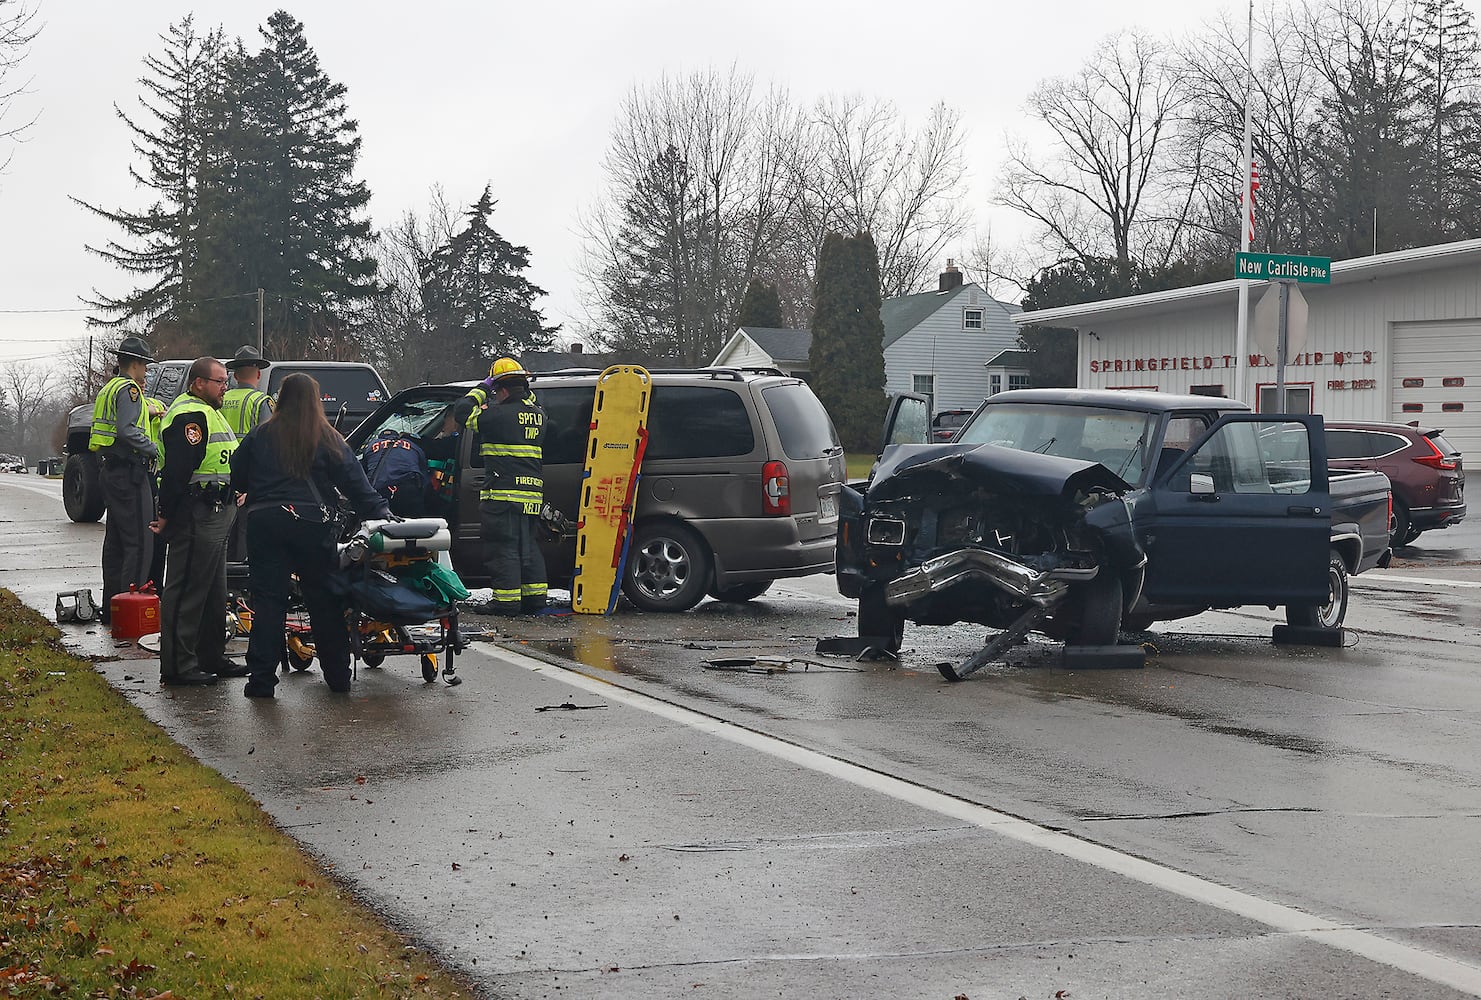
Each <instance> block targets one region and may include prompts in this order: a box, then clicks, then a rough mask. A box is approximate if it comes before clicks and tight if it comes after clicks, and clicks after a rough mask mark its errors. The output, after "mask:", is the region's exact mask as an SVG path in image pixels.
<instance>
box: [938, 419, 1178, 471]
mask: <svg viewBox="0 0 1481 1000" xmlns="http://www.w3.org/2000/svg"><path fill="white" fill-rule="evenodd" d="M1156 427H1157V414H1155V413H1141V412H1138V411H1135V410H1113V409H1109V408H1106V407H1099V406H1069V405H1064V404H1056V403H1003V404H1000V405H997V406H985V407H983V409H982V412H980V413H978V414H977V418H976V419H975V420H973V421H972V422H971V423H970V424H968V425H967V426H966V427H964V428H963V429H962V430H961V432H960V433H959V435H958V436H957V439H956V440H957V443H958V444H994V445H998V446H999V447H1003V448H1013V449H1016V450H1018V451H1035V452H1038V453H1040V454H1042V455H1057V456H1059V457H1060V458H1077V459H1080V460H1082V461H1085V462H1099V463H1100V464H1101V465H1104V466H1105V467H1106V468H1108V469H1110V470H1111V471H1112V472H1114V473H1116V475H1118V476H1120V477H1121V478H1122V479H1124V480H1126V481H1127V482H1128V483H1132V484H1135V483H1138V482H1140V481H1141V479H1142V475H1143V473H1144V472H1145V470H1146V467H1147V447H1148V445H1149V444H1150V443H1151V442H1152V440H1153V437H1154V433H1153V432H1154V431H1155V429H1156Z"/></svg>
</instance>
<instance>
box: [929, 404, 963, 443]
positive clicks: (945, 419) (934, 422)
mask: <svg viewBox="0 0 1481 1000" xmlns="http://www.w3.org/2000/svg"><path fill="white" fill-rule="evenodd" d="M971 415H972V411H971V410H941V411H939V412H938V413H937V414H936V415H935V416H934V417H932V418H931V440H932V441H950V440H951V438H952V435H954V434H956V432H957V428H959V427H961V426H962V424H965V423H966V422H967V418H968V417H970V416H971Z"/></svg>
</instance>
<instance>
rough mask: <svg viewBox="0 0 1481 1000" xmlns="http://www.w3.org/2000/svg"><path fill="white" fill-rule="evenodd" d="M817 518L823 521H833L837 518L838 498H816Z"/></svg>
mask: <svg viewBox="0 0 1481 1000" xmlns="http://www.w3.org/2000/svg"><path fill="white" fill-rule="evenodd" d="M818 517H819V519H820V520H823V521H833V520H837V518H838V498H837V497H835V496H826V497H819V498H818Z"/></svg>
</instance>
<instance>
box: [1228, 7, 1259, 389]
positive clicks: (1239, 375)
mask: <svg viewBox="0 0 1481 1000" xmlns="http://www.w3.org/2000/svg"><path fill="white" fill-rule="evenodd" d="M1244 59H1245V81H1244V163H1243V164H1242V166H1243V167H1244V182H1243V183H1242V184H1241V185H1240V190H1242V191H1243V192H1244V197H1243V198H1241V199H1240V204H1239V248H1240V249H1241V250H1242V251H1244V252H1245V253H1249V250H1250V212H1252V211H1253V201H1252V198H1253V197H1254V191H1253V190H1252V187H1253V184H1252V183H1251V181H1252V179H1253V178H1252V174H1253V171H1254V165H1253V161H1254V143H1253V132H1254V126H1253V121H1252V119H1251V116H1250V92H1251V91H1252V90H1253V89H1254V77H1255V0H1250V11H1249V26H1248V29H1247V33H1246V35H1245V43H1244ZM1249 329H1250V283H1249V281H1248V280H1243V281H1241V282H1240V283H1239V315H1238V319H1237V320H1236V327H1235V331H1234V391H1233V392H1232V393H1230V395H1231V396H1233V397H1234V398H1235V399H1244V398H1245V381H1246V378H1245V374H1246V369H1247V367H1248V365H1249V359H1248V358H1247V357H1246V355H1245V351H1246V349H1247V345H1248V344H1249Z"/></svg>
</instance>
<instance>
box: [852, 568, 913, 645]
mask: <svg viewBox="0 0 1481 1000" xmlns="http://www.w3.org/2000/svg"><path fill="white" fill-rule="evenodd" d="M858 631H859V637H860V638H870V639H884V640H885V643H884V648H885V649H888V650H889V651H890V652H891V653H898V652H900V646H901V645H902V644H903V643H904V642H905V615H904V614H902V613H901V612H899V611H896V610H895V609H894V608H892V607H890V605H889V603H888V602H886V601H885V599H884V588H883V587H881V586H879V585H878V584H868V585H866V586H865V587H864V589H863V591H861V592H860V594H859V620H858Z"/></svg>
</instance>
